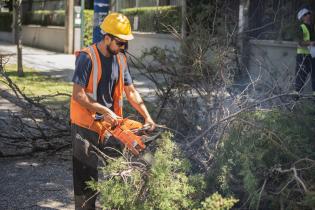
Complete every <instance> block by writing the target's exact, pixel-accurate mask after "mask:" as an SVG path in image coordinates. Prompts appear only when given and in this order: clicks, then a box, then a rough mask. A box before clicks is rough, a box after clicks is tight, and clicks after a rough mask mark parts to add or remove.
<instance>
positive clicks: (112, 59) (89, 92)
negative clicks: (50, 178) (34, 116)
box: [70, 13, 155, 210]
mask: <svg viewBox="0 0 315 210" xmlns="http://www.w3.org/2000/svg"><path fill="white" fill-rule="evenodd" d="M100 27H101V29H102V32H103V34H104V37H103V40H101V41H100V42H99V43H96V44H94V45H92V46H89V47H87V48H85V49H82V50H81V51H80V52H79V53H77V58H76V67H75V72H74V76H73V79H72V81H73V83H74V84H73V93H72V98H71V105H70V118H71V136H72V139H73V181H74V196H75V208H76V209H89V210H90V209H95V200H96V196H94V197H92V196H93V194H94V193H95V192H93V191H92V190H90V189H88V188H87V185H86V181H89V180H91V179H94V180H97V176H98V172H97V163H98V158H97V156H96V154H95V153H93V149H92V147H91V145H90V144H93V145H94V146H97V147H98V148H103V147H104V145H103V143H102V142H100V141H99V135H98V132H97V128H95V127H94V122H95V118H97V117H98V116H100V115H101V116H102V117H103V119H104V120H105V121H106V122H108V123H109V124H111V125H112V126H114V125H117V123H118V122H117V120H118V119H119V118H121V117H122V97H123V92H125V94H126V97H127V100H128V102H129V103H130V104H131V105H132V106H133V107H134V108H135V109H136V110H137V111H138V112H139V113H140V114H141V115H142V116H143V118H144V123H145V124H149V125H150V126H151V130H153V129H154V128H155V123H154V121H153V120H152V118H151V116H150V114H149V112H148V111H147V109H146V106H145V105H144V103H143V100H142V99H141V97H140V95H139V93H138V92H137V90H136V89H135V87H134V86H133V84H132V79H131V76H130V73H129V70H128V65H127V60H126V56H125V55H124V54H123V53H121V51H122V50H124V49H125V47H126V45H127V43H128V41H129V40H132V39H133V35H132V33H131V26H130V22H129V20H128V18H127V17H126V16H124V15H122V14H119V13H110V14H109V15H108V16H107V17H106V18H105V19H104V21H103V23H102V24H101V25H100ZM108 142H111V143H110V144H111V145H110V146H111V147H114V149H117V150H120V145H119V144H118V141H116V142H115V141H109V140H106V141H105V144H106V146H109V145H108Z"/></svg>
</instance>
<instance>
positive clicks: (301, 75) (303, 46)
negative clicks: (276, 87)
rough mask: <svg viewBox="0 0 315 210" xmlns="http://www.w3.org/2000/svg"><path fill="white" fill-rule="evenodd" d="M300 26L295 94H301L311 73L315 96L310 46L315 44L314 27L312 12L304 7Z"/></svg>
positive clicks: (314, 89)
mask: <svg viewBox="0 0 315 210" xmlns="http://www.w3.org/2000/svg"><path fill="white" fill-rule="evenodd" d="M297 18H298V20H299V21H300V25H299V28H298V47H297V55H296V81H295V92H294V93H295V94H299V93H300V92H301V91H302V89H303V87H304V85H305V82H306V79H307V76H308V74H309V73H311V78H312V89H313V95H314V96H315V65H314V64H315V63H314V58H312V56H311V53H310V48H309V47H310V46H314V44H315V42H314V41H315V34H314V26H313V24H312V12H311V11H310V10H309V9H308V8H307V7H304V8H302V9H300V11H299V12H298V15H297Z"/></svg>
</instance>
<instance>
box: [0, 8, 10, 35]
mask: <svg viewBox="0 0 315 210" xmlns="http://www.w3.org/2000/svg"><path fill="white" fill-rule="evenodd" d="M12 19H13V18H12V12H1V13H0V31H7V32H10V31H11V30H12V28H11V25H12Z"/></svg>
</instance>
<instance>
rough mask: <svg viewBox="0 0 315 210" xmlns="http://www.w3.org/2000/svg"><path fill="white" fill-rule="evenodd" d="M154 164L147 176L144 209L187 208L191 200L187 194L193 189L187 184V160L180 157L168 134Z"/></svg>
mask: <svg viewBox="0 0 315 210" xmlns="http://www.w3.org/2000/svg"><path fill="white" fill-rule="evenodd" d="M162 138H163V139H164V141H161V142H160V143H159V150H158V151H157V152H156V153H155V155H154V160H155V162H154V164H153V166H152V168H151V169H150V173H149V176H148V183H147V187H148V191H149V195H148V196H147V199H146V201H145V204H144V206H145V209H187V208H188V207H189V206H190V205H191V204H192V201H191V200H190V199H189V197H188V195H189V194H191V193H193V192H194V191H195V189H194V188H193V187H192V186H190V185H189V183H188V177H187V176H186V174H185V173H186V172H188V170H189V164H188V162H187V161H186V160H185V159H183V158H182V157H180V154H179V151H178V148H177V147H176V145H175V144H174V143H173V142H171V141H170V140H169V139H170V138H171V136H170V134H167V133H166V134H164V136H163V137H162Z"/></svg>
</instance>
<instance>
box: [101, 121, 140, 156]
mask: <svg viewBox="0 0 315 210" xmlns="http://www.w3.org/2000/svg"><path fill="white" fill-rule="evenodd" d="M97 124H98V127H100V133H99V134H100V138H101V139H104V138H105V136H106V134H108V133H109V134H110V135H112V136H113V137H114V138H116V139H117V140H119V141H120V142H121V143H123V144H124V145H125V146H126V147H127V149H129V150H130V151H131V152H132V154H134V155H139V153H140V152H141V151H142V150H144V149H145V144H144V143H143V141H142V137H141V136H138V135H136V134H135V133H134V132H133V131H134V130H137V129H141V128H143V124H142V123H140V122H138V121H135V120H130V119H127V118H125V119H123V120H121V121H120V122H119V124H118V125H117V126H116V127H114V128H110V126H109V125H108V123H106V122H104V121H103V122H98V123H97Z"/></svg>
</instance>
